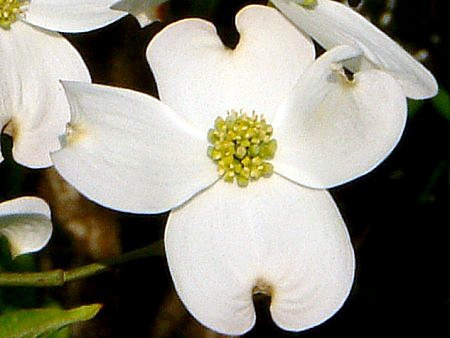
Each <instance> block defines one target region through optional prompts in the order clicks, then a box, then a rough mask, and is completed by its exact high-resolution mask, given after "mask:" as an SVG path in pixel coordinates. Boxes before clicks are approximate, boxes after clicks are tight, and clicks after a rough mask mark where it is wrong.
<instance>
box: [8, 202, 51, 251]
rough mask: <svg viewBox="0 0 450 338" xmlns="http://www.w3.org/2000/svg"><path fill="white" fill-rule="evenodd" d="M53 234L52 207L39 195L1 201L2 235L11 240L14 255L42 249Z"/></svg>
mask: <svg viewBox="0 0 450 338" xmlns="http://www.w3.org/2000/svg"><path fill="white" fill-rule="evenodd" d="M51 234H52V223H51V220H50V208H49V207H48V205H47V203H45V201H44V200H42V199H40V198H38V197H28V196H27V197H20V198H16V199H13V200H9V201H6V202H2V203H0V235H4V236H6V238H7V239H8V241H9V244H10V249H11V254H12V256H13V257H16V256H18V255H22V254H25V253H30V252H35V251H39V250H41V249H42V248H43V247H44V246H45V245H46V244H47V243H48V241H49V239H50V236H51Z"/></svg>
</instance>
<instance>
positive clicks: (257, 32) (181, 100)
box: [147, 6, 314, 132]
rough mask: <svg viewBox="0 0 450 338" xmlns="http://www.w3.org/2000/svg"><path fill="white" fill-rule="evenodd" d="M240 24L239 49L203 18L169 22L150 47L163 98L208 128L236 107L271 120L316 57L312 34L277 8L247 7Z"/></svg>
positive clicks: (150, 59)
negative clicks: (306, 34) (291, 21)
mask: <svg viewBox="0 0 450 338" xmlns="http://www.w3.org/2000/svg"><path fill="white" fill-rule="evenodd" d="M236 27H237V30H238V31H239V33H240V40H239V44H238V45H237V47H236V48H235V49H234V50H231V49H229V48H226V47H225V46H224V45H223V44H222V41H221V40H220V38H219V36H218V35H217V33H216V29H215V27H214V25H213V24H211V23H210V22H207V21H204V20H201V19H187V20H181V21H178V22H176V23H174V24H171V25H169V26H168V27H166V28H165V29H163V30H162V31H161V32H159V33H158V34H157V35H156V36H155V37H154V38H153V39H152V41H151V42H150V44H149V46H148V48H147V59H148V61H149V63H150V66H151V68H152V71H153V73H154V74H155V78H156V82H157V84H158V91H159V95H160V98H161V101H163V102H164V103H166V104H167V105H169V106H170V107H172V108H173V109H174V110H175V111H177V112H180V113H181V114H182V116H183V117H184V118H185V119H186V120H187V121H189V122H190V123H191V124H192V125H193V126H196V127H197V128H199V130H202V131H203V132H206V131H207V130H208V128H210V127H211V125H212V123H213V122H214V119H215V118H216V117H217V116H219V115H220V116H224V115H225V114H226V113H227V111H229V110H232V109H233V110H236V111H239V110H241V109H242V110H243V111H244V112H247V113H248V114H251V113H252V112H253V111H255V112H256V113H257V114H263V115H264V116H265V117H266V118H267V119H268V120H269V121H270V117H271V116H273V113H274V112H275V110H276V107H277V106H278V105H279V104H280V102H281V100H282V98H283V97H284V96H285V95H286V94H287V92H288V91H289V90H290V89H291V88H292V87H293V86H294V84H295V83H296V82H297V79H298V78H299V77H300V75H301V74H302V72H303V71H304V69H305V68H306V67H307V66H308V65H310V64H311V63H312V62H313V60H314V46H313V44H312V42H311V41H310V40H309V38H307V37H306V36H305V35H303V34H302V33H300V32H299V31H298V30H297V29H296V28H295V27H294V26H292V25H291V24H290V23H289V22H288V21H287V20H285V19H284V18H283V16H282V15H281V14H279V13H278V12H277V11H276V10H274V9H273V8H269V7H266V6H247V7H245V8H244V9H242V10H241V11H240V12H239V13H238V14H237V16H236Z"/></svg>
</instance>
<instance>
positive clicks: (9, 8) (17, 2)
mask: <svg viewBox="0 0 450 338" xmlns="http://www.w3.org/2000/svg"><path fill="white" fill-rule="evenodd" d="M26 4H28V1H25V0H0V27H1V28H4V29H9V28H10V27H11V25H12V24H13V23H14V22H16V21H17V16H18V15H20V14H22V13H23V9H22V8H21V7H22V6H24V5H26Z"/></svg>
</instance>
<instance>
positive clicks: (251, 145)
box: [208, 111, 277, 187]
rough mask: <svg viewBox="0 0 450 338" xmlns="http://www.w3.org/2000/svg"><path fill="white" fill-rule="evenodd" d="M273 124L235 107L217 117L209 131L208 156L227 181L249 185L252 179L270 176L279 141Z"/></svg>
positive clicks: (241, 185) (244, 185) (243, 185)
mask: <svg viewBox="0 0 450 338" xmlns="http://www.w3.org/2000/svg"><path fill="white" fill-rule="evenodd" d="M272 134H273V128H272V126H271V125H270V124H267V123H266V120H265V119H264V118H262V117H261V118H260V117H259V116H258V115H256V114H255V113H253V114H252V116H248V115H247V114H245V113H242V112H239V113H238V112H236V111H231V112H229V113H228V115H227V117H226V118H225V119H223V118H222V117H220V116H219V117H218V118H216V121H215V122H214V128H213V129H210V130H209V131H208V141H209V142H210V143H211V144H212V145H211V146H209V147H208V156H209V157H210V158H211V159H212V160H213V161H214V162H215V163H216V164H217V170H218V172H219V175H221V176H222V177H223V179H224V180H225V181H226V182H230V183H232V182H234V179H236V183H237V184H238V185H239V186H240V187H246V186H247V185H248V183H249V182H250V181H256V180H258V179H259V178H260V177H270V176H271V175H272V174H273V165H272V164H271V163H269V162H267V160H270V159H272V158H273V157H274V155H275V151H276V150H277V141H276V140H274V139H272Z"/></svg>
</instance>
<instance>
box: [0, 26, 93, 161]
mask: <svg viewBox="0 0 450 338" xmlns="http://www.w3.org/2000/svg"><path fill="white" fill-rule="evenodd" d="M0 50H1V51H2V57H1V59H0V73H1V74H2V75H1V77H0V90H1V92H2V97H1V99H0V116H1V118H0V123H1V124H0V129H3V127H4V126H5V124H9V126H8V127H7V129H6V130H4V132H6V133H8V134H10V135H11V136H12V137H13V141H14V142H13V157H14V160H15V161H16V162H18V163H20V164H22V165H24V166H27V167H30V168H43V167H49V166H51V165H52V162H51V160H50V155H49V153H50V152H51V151H55V150H57V149H59V147H60V145H59V141H58V136H59V135H60V134H62V133H63V131H64V127H65V125H66V123H67V122H68V121H69V104H68V103H67V100H66V97H65V95H64V91H63V88H62V86H61V84H60V82H59V80H76V81H86V82H90V75H89V71H88V69H87V67H86V65H85V64H84V62H83V59H82V58H81V56H80V54H78V52H77V51H76V49H75V48H74V47H73V46H72V45H71V44H70V43H69V42H68V41H67V40H66V39H65V38H64V37H63V36H61V35H60V34H59V33H56V32H50V31H46V30H42V29H40V28H35V27H32V26H30V25H28V24H26V23H23V22H20V21H18V22H15V23H14V24H13V25H12V26H11V28H10V29H9V30H4V29H1V30H0ZM2 131H3V130H2Z"/></svg>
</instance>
